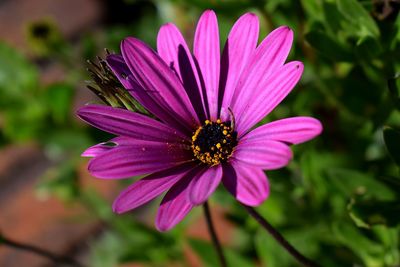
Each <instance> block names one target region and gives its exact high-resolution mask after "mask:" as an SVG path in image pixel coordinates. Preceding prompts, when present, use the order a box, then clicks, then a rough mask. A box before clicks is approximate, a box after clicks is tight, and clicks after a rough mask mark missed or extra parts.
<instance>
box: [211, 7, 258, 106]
mask: <svg viewBox="0 0 400 267" xmlns="http://www.w3.org/2000/svg"><path fill="white" fill-rule="evenodd" d="M259 27H260V25H259V21H258V17H257V16H256V15H255V14H253V13H246V14H244V15H243V16H241V17H240V18H239V19H238V20H237V21H236V23H235V25H233V27H232V29H231V31H230V33H229V35H228V39H227V41H226V43H225V47H224V51H223V53H222V59H221V78H220V92H219V93H220V97H223V99H222V105H221V106H222V107H223V108H225V109H227V108H228V107H230V103H231V99H232V96H233V94H234V92H235V88H236V85H237V82H238V80H239V77H240V74H241V73H242V72H243V70H244V68H245V66H246V64H247V63H248V62H249V59H250V58H251V56H252V55H253V53H254V51H255V49H256V46H257V42H258V33H259Z"/></svg>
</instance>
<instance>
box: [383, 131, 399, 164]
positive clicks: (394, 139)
mask: <svg viewBox="0 0 400 267" xmlns="http://www.w3.org/2000/svg"><path fill="white" fill-rule="evenodd" d="M383 139H384V140H385V144H386V148H387V150H388V152H389V154H390V156H391V157H392V159H393V160H394V162H396V164H397V165H398V166H400V131H398V130H395V129H393V128H390V127H385V128H384V129H383Z"/></svg>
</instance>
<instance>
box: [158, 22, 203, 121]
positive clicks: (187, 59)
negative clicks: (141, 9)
mask: <svg viewBox="0 0 400 267" xmlns="http://www.w3.org/2000/svg"><path fill="white" fill-rule="evenodd" d="M157 51H158V54H159V55H160V57H161V58H162V59H163V60H164V61H165V63H167V65H168V66H170V68H172V69H173V70H174V71H175V72H176V74H177V75H178V76H179V78H180V79H181V81H182V83H183V85H184V88H185V90H186V93H187V94H188V96H189V98H190V101H191V102H192V104H193V107H194V108H195V110H196V112H197V114H198V115H199V118H200V120H201V121H203V120H205V119H206V108H205V105H204V96H203V91H202V87H201V83H200V79H199V76H198V72H197V69H196V65H195V64H194V61H193V57H192V55H191V53H190V50H189V48H188V46H187V44H186V41H185V39H184V38H183V36H182V34H181V32H180V31H179V29H178V28H177V27H176V26H175V25H174V24H172V23H167V24H165V25H163V26H162V27H161V28H160V31H159V32H158V36H157Z"/></svg>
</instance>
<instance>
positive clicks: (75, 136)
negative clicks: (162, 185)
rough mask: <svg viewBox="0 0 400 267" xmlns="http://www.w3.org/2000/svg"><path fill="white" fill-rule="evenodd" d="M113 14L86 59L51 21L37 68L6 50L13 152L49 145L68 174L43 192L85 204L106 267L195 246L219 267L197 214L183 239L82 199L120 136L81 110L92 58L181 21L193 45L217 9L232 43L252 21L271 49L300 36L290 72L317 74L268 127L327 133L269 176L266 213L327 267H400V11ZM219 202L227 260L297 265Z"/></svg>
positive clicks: (1, 86)
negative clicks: (300, 66) (199, 26)
mask: <svg viewBox="0 0 400 267" xmlns="http://www.w3.org/2000/svg"><path fill="white" fill-rule="evenodd" d="M107 3H109V5H110V7H109V9H108V10H109V13H108V15H107V18H106V24H105V26H104V29H102V30H101V31H100V32H96V33H90V34H86V35H83V36H81V37H80V38H81V39H80V42H79V44H75V46H77V45H78V46H79V49H75V48H73V47H74V46H73V45H72V44H71V43H69V42H68V41H67V40H64V39H63V38H62V36H61V35H60V33H59V31H58V30H57V25H54V24H53V22H52V21H49V20H44V21H39V22H37V23H36V24H32V25H30V26H29V27H28V37H29V40H30V45H31V49H32V54H33V55H34V60H32V59H28V58H27V57H26V56H24V55H22V54H21V53H20V52H18V51H16V50H15V49H14V48H12V47H9V46H7V45H6V44H4V43H0V92H1V94H2V97H1V98H0V125H1V132H0V145H2V146H5V145H8V144H12V143H16V142H19V143H20V142H36V143H38V144H40V145H41V146H42V147H43V149H44V150H45V152H46V153H47V155H48V156H49V158H50V159H52V160H53V161H54V162H55V163H56V164H55V166H54V167H52V169H50V170H49V171H48V172H47V173H46V175H45V177H44V178H43V182H42V184H41V185H40V186H39V192H42V193H43V194H46V193H52V194H56V195H57V196H59V197H61V198H62V199H64V200H66V201H68V202H71V201H74V202H79V203H82V204H83V205H84V206H86V207H87V208H88V210H89V211H91V214H92V216H93V217H94V218H96V219H100V220H101V221H103V222H104V224H105V225H106V226H107V230H106V231H105V233H104V234H103V235H102V236H101V237H100V238H98V239H96V240H93V241H92V245H91V257H90V259H91V262H92V265H93V266H99V267H102V266H104V267H106V266H116V265H118V264H120V263H126V262H130V261H139V262H145V263H147V264H149V265H152V266H166V265H167V264H166V262H169V263H170V264H173V263H179V264H180V265H179V264H178V266H186V265H187V264H186V265H185V263H182V262H183V260H182V259H183V258H184V253H183V251H184V250H183V247H191V248H192V250H193V251H194V252H195V253H196V254H197V255H198V256H199V258H200V259H201V261H202V263H203V264H204V266H217V262H216V260H217V258H216V255H215V253H214V251H213V249H211V244H210V243H209V242H205V241H201V240H197V239H188V238H185V236H184V235H185V232H186V229H187V228H190V227H191V226H192V225H193V224H192V222H193V221H195V218H196V217H197V216H198V214H197V213H196V211H195V212H192V214H191V215H190V216H189V218H187V219H185V221H184V222H183V223H182V224H180V225H179V226H178V227H177V228H176V229H174V230H172V231H171V232H168V233H162V234H161V233H158V232H157V231H156V230H155V229H154V227H153V226H152V225H150V226H148V224H145V223H143V220H140V219H139V217H141V216H144V217H146V216H147V217H151V218H152V217H153V213H154V211H155V209H156V205H153V206H148V208H147V209H143V210H139V211H136V212H134V213H133V214H128V215H125V216H116V215H114V214H113V213H112V212H111V208H110V206H111V203H109V202H108V201H105V200H104V199H102V198H101V197H100V195H99V194H98V193H97V192H96V191H93V190H91V189H82V188H81V186H80V184H81V181H80V179H82V178H81V177H79V175H78V173H79V172H78V167H79V166H80V165H82V162H83V161H82V160H79V159H78V157H79V154H80V153H81V152H82V151H83V150H84V149H85V148H86V147H87V146H89V145H91V144H94V143H96V142H99V141H104V140H106V139H107V135H106V134H104V133H101V132H100V131H97V130H95V129H92V128H89V127H84V126H82V125H81V124H78V123H77V122H76V119H75V118H74V110H73V108H72V107H73V103H74V98H75V95H76V90H77V88H76V84H78V82H79V81H81V80H84V79H88V74H87V73H86V72H85V67H84V63H82V62H83V60H84V59H92V60H93V59H94V57H95V55H97V54H101V53H102V52H101V49H102V48H104V47H107V48H109V49H110V50H113V51H117V52H118V51H119V48H118V47H119V42H120V41H121V39H123V38H124V37H126V36H128V35H134V36H136V37H138V38H140V39H143V40H144V41H146V42H148V43H149V44H150V45H152V46H153V47H154V46H155V41H156V36H157V29H158V27H159V26H160V25H161V24H162V23H165V22H169V21H172V22H174V23H176V24H177V25H178V26H179V27H180V29H181V30H182V32H183V33H184V34H185V35H186V36H187V38H188V40H189V43H190V40H191V38H192V37H193V31H194V25H195V22H196V21H197V19H198V17H199V15H200V14H201V12H202V11H203V10H204V9H209V8H211V9H214V10H215V11H216V12H217V14H218V19H219V25H220V31H221V42H222V44H223V42H224V38H225V37H226V36H227V33H228V32H229V29H230V27H231V26H232V24H233V23H234V21H235V20H236V19H237V17H238V16H240V15H241V14H243V13H244V12H247V11H252V12H255V13H256V14H257V15H258V16H259V18H260V19H261V35H260V39H262V38H263V37H264V36H265V35H266V34H267V33H268V32H269V31H271V30H272V29H273V28H275V27H277V26H279V25H283V24H285V25H289V26H290V27H292V28H293V30H294V32H295V44H294V46H293V49H292V52H291V55H290V59H296V60H301V61H303V62H304V64H305V72H304V75H303V78H302V80H301V82H300V84H299V85H298V86H297V87H296V89H295V90H294V91H293V93H292V94H290V96H289V97H288V98H287V99H285V100H284V102H283V103H282V104H281V105H280V106H279V107H278V108H276V110H274V111H273V113H272V114H270V115H269V116H268V117H267V118H266V119H265V120H264V122H267V121H271V120H275V119H278V118H282V117H287V116H298V115H309V116H313V117H316V118H318V119H320V120H321V122H322V123H323V125H324V132H323V134H322V135H321V136H320V137H318V138H317V139H316V140H313V141H311V142H309V143H306V144H302V145H299V146H295V147H293V150H294V155H295V158H294V160H293V162H292V163H291V164H290V165H289V166H288V168H285V169H282V170H278V171H271V172H268V177H269V179H270V184H271V194H270V197H269V199H268V200H267V201H266V202H265V203H264V204H263V205H262V206H260V207H259V208H258V211H259V212H260V213H261V214H262V215H263V216H265V217H266V218H268V220H270V221H271V223H273V224H274V225H275V226H276V227H277V228H278V229H279V230H280V231H281V232H282V234H283V235H284V236H285V237H287V239H288V240H289V241H290V242H291V243H293V245H294V246H295V247H297V248H298V249H299V250H300V251H302V252H303V253H304V254H306V255H307V256H309V257H310V258H313V259H315V260H317V261H318V262H320V263H321V265H322V266H328V267H329V266H332V267H335V266H366V267H384V266H387V267H395V266H400V227H399V226H400V215H399V214H400V172H399V167H400V113H399V111H400V81H399V80H400V79H399V76H400V60H399V59H400V16H398V11H399V6H400V4H399V1H396V0H371V1H364V0H363V1H357V0H316V1H309V0H301V1H290V0H268V1H267V0H265V1H264V0H225V1H222V0H201V1H200V0H195V1H189V0H169V1H162V0H152V1H136V0H130V1H114V2H112V1H109V2H107ZM116 14H118V16H117V15H116ZM42 59H46V60H53V61H56V62H58V63H60V64H62V66H64V71H65V77H66V78H65V81H63V82H58V83H54V84H50V85H44V84H43V83H42V82H41V81H40V79H39V76H40V74H39V73H40V68H39V66H38V61H39V63H40V60H42ZM77 59H78V60H77ZM39 65H40V64H39ZM212 201H213V203H215V204H217V203H218V204H219V205H223V206H224V207H226V208H227V210H228V214H227V219H229V220H230V221H231V222H232V223H233V224H234V225H235V226H236V227H235V228H236V230H235V233H234V238H233V239H232V240H233V241H232V244H230V245H229V246H227V247H226V248H225V249H226V255H227V258H228V262H229V263H230V264H231V266H255V265H256V264H258V265H257V266H268V267H274V266H277V267H290V266H298V265H297V263H296V262H294V260H293V259H292V258H291V257H290V255H288V254H287V252H286V251H285V250H283V249H282V248H281V247H280V246H279V245H278V244H277V243H276V242H275V240H273V238H271V236H269V235H268V234H267V233H265V232H264V231H263V229H261V228H260V227H259V226H258V225H257V224H256V223H255V222H254V220H253V219H252V218H249V216H247V215H246V214H245V212H244V210H243V209H242V207H241V206H240V205H237V204H236V203H235V201H234V200H233V199H232V197H231V196H230V195H229V194H228V193H227V192H225V191H224V190H218V191H217V192H216V194H215V195H214V196H213V197H212ZM146 210H147V211H146ZM149 211H151V212H150V213H151V214H150V215H149V214H148V213H149ZM143 214H144V215H143ZM134 215H135V216H134Z"/></svg>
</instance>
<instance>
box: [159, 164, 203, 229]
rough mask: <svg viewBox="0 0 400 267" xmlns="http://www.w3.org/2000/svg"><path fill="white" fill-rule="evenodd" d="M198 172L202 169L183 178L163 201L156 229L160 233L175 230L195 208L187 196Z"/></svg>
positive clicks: (193, 171)
mask: <svg viewBox="0 0 400 267" xmlns="http://www.w3.org/2000/svg"><path fill="white" fill-rule="evenodd" d="M198 171H200V169H199V168H195V169H193V170H192V172H190V173H189V174H187V175H186V177H183V178H182V179H181V180H180V181H179V182H178V183H176V184H175V185H174V186H173V187H172V188H171V189H170V190H169V191H168V193H167V194H166V195H165V197H164V198H163V200H162V201H161V204H160V207H159V208H158V212H157V217H156V228H157V229H158V230H159V231H161V232H164V231H168V230H170V229H171V228H173V227H174V226H175V225H176V224H178V223H179V222H180V221H182V220H183V218H185V216H186V215H187V214H188V213H189V211H191V210H192V208H193V207H194V206H193V205H192V204H191V203H190V201H189V199H188V197H187V195H188V190H189V189H188V186H189V183H190V180H191V176H192V175H194V174H195V173H196V172H198Z"/></svg>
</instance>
